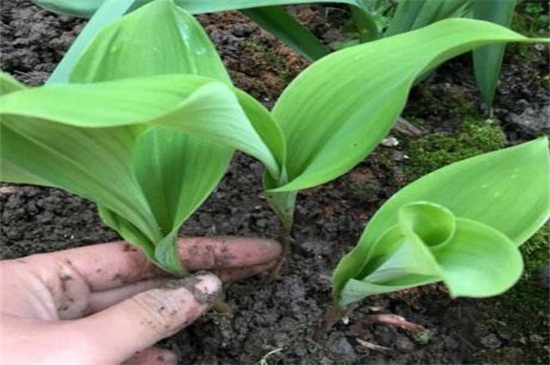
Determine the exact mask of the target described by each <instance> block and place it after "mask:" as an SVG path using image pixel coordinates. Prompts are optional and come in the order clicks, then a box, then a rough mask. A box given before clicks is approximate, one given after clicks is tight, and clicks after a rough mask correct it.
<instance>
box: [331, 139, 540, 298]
mask: <svg viewBox="0 0 550 365" xmlns="http://www.w3.org/2000/svg"><path fill="white" fill-rule="evenodd" d="M549 164H550V159H549V155H548V138H540V139H538V140H535V141H532V142H529V143H525V144H522V145H519V146H516V147H511V148H507V149H503V150H499V151H495V152H490V153H486V154H483V155H480V156H476V157H473V158H470V159H466V160H463V161H461V162H458V163H454V164H451V165H449V166H446V167H444V168H442V169H439V170H437V171H435V172H433V173H431V174H429V175H426V176H424V177H423V178H421V179H419V180H417V181H416V182H413V183H412V184H410V185H408V186H407V187H405V188H404V189H402V190H401V191H399V192H398V193H396V194H395V195H394V196H393V197H392V198H390V199H389V200H388V201H387V202H386V203H385V204H384V205H383V206H382V207H381V208H380V209H379V210H378V212H377V213H376V214H375V216H374V217H373V218H372V219H371V221H370V222H369V224H368V226H367V228H366V229H365V231H364V232H363V235H362V236H361V239H360V240H359V243H358V245H357V247H356V248H355V249H354V250H353V251H352V252H351V253H350V254H348V255H347V256H346V257H344V258H343V259H342V260H341V261H340V263H339V265H338V267H337V269H336V271H335V272H334V277H333V288H334V297H335V300H336V302H337V304H338V305H339V306H340V307H345V306H347V305H349V304H351V303H353V302H355V301H357V300H360V299H362V298H364V297H366V296H368V295H373V294H380V293H386V292H390V291H395V290H401V289H405V288H409V287H414V286H418V285H422V284H427V283H432V282H437V281H443V282H444V283H445V285H446V286H447V288H448V289H449V292H450V293H451V295H452V296H455V297H456V296H469V297H486V296H492V295H497V294H500V293H502V292H504V291H506V290H507V289H509V288H510V287H511V286H512V285H513V284H514V283H515V282H516V281H517V280H518V279H519V278H520V276H521V274H522V271H523V262H522V259H521V253H520V251H519V246H520V245H521V244H522V243H524V242H525V241H526V240H527V239H528V238H529V237H531V236H532V235H533V234H534V233H535V232H536V231H537V230H538V229H539V228H540V227H541V226H542V225H543V224H544V223H545V222H546V221H547V220H548V218H549V217H550V183H549V176H550V168H549V166H550V165H549ZM526 186H529V188H526Z"/></svg>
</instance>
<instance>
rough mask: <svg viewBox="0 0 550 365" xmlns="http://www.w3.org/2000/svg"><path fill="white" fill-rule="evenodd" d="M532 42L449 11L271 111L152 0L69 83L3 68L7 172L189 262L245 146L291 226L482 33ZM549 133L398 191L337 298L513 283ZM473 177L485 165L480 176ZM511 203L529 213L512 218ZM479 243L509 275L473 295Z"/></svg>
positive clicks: (89, 53) (315, 77)
mask: <svg viewBox="0 0 550 365" xmlns="http://www.w3.org/2000/svg"><path fill="white" fill-rule="evenodd" d="M532 41H541V40H532V39H528V38H525V37H523V36H521V35H519V34H517V33H514V32H512V31H510V30H508V29H506V28H503V27H500V26H497V25H494V24H491V23H486V22H481V21H475V20H467V19H451V20H445V21H441V22H438V23H436V24H433V25H430V26H428V27H425V28H422V29H419V30H416V31H412V32H408V33H405V34H401V35H396V36H393V37H389V38H386V39H383V40H379V41H374V42H370V43H367V44H364V45H359V46H355V47H350V48H347V49H344V50H342V51H339V52H336V53H333V54H331V55H329V56H327V57H325V58H322V59H321V60H319V61H317V62H315V63H314V64H312V65H311V66H310V67H309V68H308V69H306V70H305V71H304V72H303V73H302V74H301V75H299V76H298V77H297V79H296V80H294V82H292V83H291V85H290V86H289V87H288V88H287V89H286V90H285V91H284V92H283V94H282V96H281V98H280V99H279V101H278V102H277V104H276V105H275V107H274V109H273V111H271V112H269V111H268V110H266V109H265V108H264V107H262V106H261V104H260V103H258V102H257V101H256V100H254V99H253V98H252V97H250V96H249V95H247V94H246V93H244V92H243V91H240V90H238V89H236V88H235V87H233V86H232V85H231V82H230V80H229V77H228V75H227V73H226V71H225V69H224V67H223V64H222V62H221V61H220V59H219V57H218V55H217V54H216V52H215V50H214V47H213V45H212V44H211V42H210V41H209V39H208V37H207V36H206V34H205V33H204V31H203V30H202V28H201V26H200V25H199V24H198V23H197V22H196V21H195V19H194V18H193V17H192V16H191V15H189V14H188V13H187V12H186V11H185V10H183V9H182V8H180V7H178V6H177V5H176V4H175V3H174V1H172V0H156V1H153V2H150V3H149V4H147V5H145V6H143V7H141V8H139V9H138V10H135V11H133V12H131V13H130V14H129V15H126V16H125V17H123V18H121V19H119V20H118V21H116V22H114V23H111V24H110V25H108V26H107V27H105V28H104V29H103V30H102V31H101V32H100V33H99V34H98V35H97V37H95V38H94V39H93V41H92V42H91V43H90V44H88V45H87V46H86V47H85V51H84V52H83V53H82V54H80V55H79V57H78V61H77V62H76V64H75V66H74V67H73V68H71V70H70V83H60V84H52V85H47V86H43V87H38V88H33V89H29V88H25V87H24V86H22V85H20V84H19V83H17V82H16V81H15V80H14V79H12V78H11V77H9V76H8V75H5V74H4V75H2V77H1V78H0V81H1V83H2V85H1V86H2V93H3V95H2V96H1V99H0V102H1V104H2V110H1V114H0V116H1V118H2V119H1V122H0V123H1V126H2V135H1V157H2V179H3V180H4V181H10V182H16V183H27V184H37V185H44V186H52V187H59V188H63V189H66V190H69V191H71V192H74V193H76V194H79V195H81V196H84V197H86V198H88V199H91V200H93V201H95V202H96V203H97V204H98V207H99V211H100V214H101V217H102V219H103V220H104V222H105V223H106V224H107V225H108V226H110V227H112V228H113V229H115V230H116V231H117V232H118V233H119V234H120V235H121V236H122V237H123V238H124V239H126V240H128V241H129V242H132V243H134V244H136V245H138V246H140V247H141V248H142V249H143V251H144V252H145V253H146V254H147V255H148V257H149V258H150V259H151V260H152V261H154V262H155V263H156V264H157V265H159V266H160V267H162V268H164V269H165V270H167V271H169V272H171V273H173V274H176V275H180V274H182V273H183V272H184V268H182V267H181V264H180V262H179V259H178V255H177V252H176V249H175V243H174V241H175V237H176V235H177V232H178V230H179V228H180V227H181V225H182V224H183V223H184V222H185V220H186V219H187V218H188V217H189V216H190V215H191V214H192V213H193V212H194V211H195V210H196V209H197V208H198V207H199V206H200V204H201V203H202V202H203V201H204V200H205V199H206V198H207V197H208V195H209V194H210V193H211V192H212V190H213V189H214V188H215V187H216V185H217V184H218V182H219V180H220V179H221V178H222V176H223V174H224V172H225V170H226V169H227V166H228V164H229V162H230V160H231V157H232V154H233V151H234V150H235V149H238V150H241V151H243V152H245V153H247V154H249V155H251V156H254V157H255V158H257V159H258V160H260V161H261V162H262V163H263V164H264V165H265V167H266V173H265V176H264V186H265V189H266V196H267V197H268V200H269V202H270V204H271V206H272V207H273V208H274V210H275V211H276V212H277V214H278V216H279V218H280V220H281V222H282V226H283V227H284V229H285V231H286V233H287V234H288V231H289V230H290V228H291V227H292V223H293V222H292V221H293V219H292V216H293V211H294V201H295V198H296V194H297V192H298V191H299V190H300V189H304V188H308V187H313V186H316V185H320V184H323V183H325V182H327V181H330V180H332V179H334V178H337V177H338V176H341V175H343V174H344V173H346V172H347V171H349V170H350V169H352V168H353V167H354V166H355V165H356V164H357V163H359V162H360V161H362V160H363V159H364V158H365V157H366V156H367V155H368V154H369V153H370V152H371V151H372V150H373V149H374V148H375V147H376V146H377V145H378V143H379V142H380V141H381V140H382V139H383V138H384V137H385V136H386V135H387V133H388V132H389V131H390V129H391V127H392V125H393V123H394V121H395V120H396V118H397V116H398V115H399V114H400V112H401V111H402V109H403V107H404V105H405V103H406V99H407V96H408V93H409V90H410V88H411V87H412V85H413V83H414V81H415V79H417V78H418V77H420V76H422V75H423V74H425V73H426V72H429V71H430V70H431V69H433V68H434V67H436V66H437V65H438V64H440V63H442V62H444V61H446V60H447V59H449V58H451V57H454V56H456V55H458V54H460V53H463V52H466V51H469V50H472V49H473V48H476V47H480V46H483V45H487V44H492V43H505V42H532ZM365 65H368V67H365ZM545 143H546V142H545V141H544V140H537V141H535V142H532V143H530V144H526V145H524V146H521V147H516V148H515V149H514V148H513V149H510V150H505V151H501V152H497V153H495V154H494V155H487V156H483V157H480V159H481V160H475V161H476V162H475V163H471V162H464V163H463V165H461V164H458V165H453V166H450V167H448V168H447V170H445V169H444V170H442V171H443V172H438V173H434V174H433V175H429V176H428V177H426V178H425V179H423V180H420V181H419V182H417V183H415V184H413V185H412V186H411V187H410V188H407V189H405V190H404V191H403V192H401V193H399V194H398V195H397V196H396V197H395V198H393V199H392V200H390V201H389V202H388V203H387V204H386V205H385V206H384V207H383V208H382V209H381V210H380V212H379V213H378V214H377V215H376V217H375V218H374V219H373V221H372V222H371V223H370V224H369V228H367V230H366V231H365V234H364V236H363V238H362V239H361V241H360V244H359V246H358V248H357V249H356V250H355V251H354V252H352V253H351V254H350V255H349V256H347V257H346V258H345V259H344V260H343V261H342V262H341V264H340V265H339V267H338V269H337V271H336V273H335V282H334V283H335V297H336V298H337V301H338V303H339V304H340V305H346V304H348V303H351V302H353V301H355V300H357V299H358V298H359V297H361V296H365V295H368V294H373V293H377V292H385V291H389V289H391V290H398V289H400V288H403V287H407V286H411V285H419V284H422V283H426V282H433V281H438V280H444V281H445V282H446V283H450V282H451V281H452V282H453V284H452V285H449V287H450V288H452V293H453V294H455V295H472V296H476V295H477V294H476V293H482V294H483V295H491V294H495V293H497V292H500V291H502V290H503V288H505V287H508V286H509V285H510V283H511V282H513V281H514V280H515V278H517V275H516V274H517V270H520V271H521V260H520V259H519V256H518V253H517V249H516V246H517V245H518V244H519V243H521V242H523V241H524V240H525V239H526V238H527V237H528V236H529V235H530V234H532V233H533V232H534V230H535V229H536V228H537V227H539V226H540V224H542V221H543V219H544V217H545V216H547V215H548V199H544V196H546V195H544V188H547V187H548V181H547V180H544V176H545V174H546V176H547V175H548V170H547V169H548V161H547V148H546V145H545ZM524 150H527V151H530V152H522V151H524ZM509 151H512V152H509ZM533 151H534V152H533ZM526 154H527V155H529V156H531V154H532V155H533V156H535V157H536V158H533V159H529V156H527V157H526ZM490 156H491V157H490ZM492 156H496V157H492ZM501 156H504V157H501ZM517 156H519V157H517ZM516 157H517V159H519V160H518V161H516V160H514V159H515V158H516ZM480 161H481V162H480ZM503 161H504V162H503ZM526 161H531V162H530V163H529V164H527V163H526ZM457 166H458V167H457ZM464 166H466V167H464ZM527 166H530V167H529V168H527ZM489 167H490V168H489ZM516 168H518V170H517V171H516V170H514V169H516ZM510 169H511V170H510ZM473 171H475V173H474V172H473ZM487 171H490V176H488V177H486V178H485V179H482V177H483V174H484V173H485V172H487ZM472 176H474V177H476V178H480V179H481V180H479V183H477V185H475V186H474V185H472V184H474V179H473V178H472ZM495 176H496V177H495ZM512 176H514V177H513V178H512ZM541 176H542V178H541ZM543 180H544V181H543ZM501 181H508V182H510V183H511V184H512V183H516V184H522V185H513V184H512V185H511V186H514V187H513V192H514V194H515V195H514V194H510V190H509V188H508V187H507V186H508V185H502V184H503V183H501ZM517 186H520V188H518V187H517ZM445 189H448V191H449V193H447V192H446V191H445ZM528 190H529V191H534V192H536V193H533V194H531V195H529V199H524V200H522V202H521V204H520V203H519V202H518V200H520V199H523V197H524V196H523V195H521V194H519V195H518V192H520V193H522V192H523V193H524V192H525V191H528ZM411 191H412V193H411ZM437 192H440V193H439V194H438V193H437ZM474 193H476V194H474ZM461 197H462V199H461ZM482 198H483V199H482ZM515 204H518V206H517V207H516V205H515ZM508 207H510V209H512V208H511V207H516V208H514V209H516V211H517V212H521V213H516V214H514V217H515V218H516V220H515V221H514V222H511V221H512V220H511V219H510V215H508V214H512V213H508V212H505V209H504V208H508ZM485 215H487V217H485ZM495 222H496V223H498V224H501V223H502V224H501V225H496V226H495V225H494V224H495ZM435 223H437V224H435ZM512 223H513V224H512ZM371 227H374V228H371ZM512 227H515V228H514V229H513V230H511V229H512ZM472 237H473V238H474V239H475V240H476V241H475V242H476V243H477V242H480V243H479V244H476V245H474V246H475V247H474V248H472V247H473V246H472V244H471V238H472ZM457 247H458V248H457ZM470 248H471V250H470ZM497 249H498V250H499V254H498V255H494V257H493V255H487V252H490V253H493V252H494V251H495V250H497ZM477 256H479V257H483V258H487V260H491V264H487V265H485V266H486V267H487V270H484V271H483V275H487V276H488V277H489V279H487V280H489V281H491V282H496V283H498V286H497V288H498V289H494V290H493V289H491V290H492V291H490V290H488V289H487V285H485V286H483V287H480V288H478V289H475V290H474V292H473V293H474V294H472V293H471V292H469V293H466V291H465V290H463V288H462V287H457V286H456V284H454V282H455V281H458V279H457V278H458V277H459V276H462V275H463V276H464V277H465V278H469V276H468V275H470V274H471V266H472V265H473V263H474V262H475V263H478V262H479V260H477ZM473 258H476V260H477V261H474V260H473ZM416 259H419V260H420V259H421V260H423V261H419V262H421V264H420V269H418V267H417V266H418V265H417V266H414V265H413V264H414V263H415V262H416V261H415V260H416ZM438 260H439V261H438ZM445 260H447V261H445ZM470 260H472V263H470V262H469V261H470ZM518 260H519V261H518ZM442 262H443V263H442ZM448 262H452V264H450V265H451V266H452V265H455V266H452V267H453V268H454V267H461V268H462V269H457V270H456V271H453V270H454V269H453V268H451V269H449V266H445V265H444V264H446V263H448ZM493 263H497V264H498V263H506V265H509V266H510V267H508V266H507V267H501V268H498V267H497V266H498V265H495V264H493ZM411 265H412V266H414V267H412V266H411ZM488 268H494V270H493V269H491V270H489V269H488ZM461 270H462V271H461ZM509 271H510V272H512V275H511V274H510V273H509ZM476 275H477V274H476ZM472 277H473V274H472ZM476 277H477V276H476ZM465 282H466V281H465ZM467 282H470V283H471V282H472V280H470V279H468V281H467ZM503 283H505V284H503ZM472 285H473V284H472ZM480 285H481V284H480ZM372 287H376V288H378V287H383V289H376V290H371V288H372ZM367 289H368V290H367ZM476 290H477V291H476ZM483 295H479V296H483Z"/></svg>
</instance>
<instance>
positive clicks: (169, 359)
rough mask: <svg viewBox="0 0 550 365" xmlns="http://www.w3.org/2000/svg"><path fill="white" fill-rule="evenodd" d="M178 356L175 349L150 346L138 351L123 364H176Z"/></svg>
mask: <svg viewBox="0 0 550 365" xmlns="http://www.w3.org/2000/svg"><path fill="white" fill-rule="evenodd" d="M177 363H178V358H177V356H176V354H175V353H174V352H173V351H170V350H165V349H159V348H158V347H149V348H147V349H145V350H143V351H138V352H136V353H135V354H134V355H132V357H131V358H129V359H128V360H126V361H124V362H123V363H122V364H121V365H176V364H177Z"/></svg>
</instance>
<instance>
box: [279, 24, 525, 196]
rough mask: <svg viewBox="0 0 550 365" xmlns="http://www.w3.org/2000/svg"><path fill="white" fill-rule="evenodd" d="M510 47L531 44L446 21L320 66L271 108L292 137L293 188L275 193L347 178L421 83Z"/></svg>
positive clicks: (492, 29) (503, 32)
mask: <svg viewBox="0 0 550 365" xmlns="http://www.w3.org/2000/svg"><path fill="white" fill-rule="evenodd" d="M510 41H518V42H528V41H533V40H530V39H528V38H525V37H523V36H521V35H519V34H517V33H514V32H512V31H510V30H508V29H505V28H502V27H499V26H496V25H494V24H490V23H486V22H481V21H475V20H470V19H448V20H444V21H441V22H438V23H436V24H433V25H431V26H428V27H425V28H422V29H419V30H416V31H413V32H409V33H406V34H402V35H398V36H394V37H389V38H385V39H382V40H378V41H374V42H370V43H367V44H363V45H359V46H355V47H350V48H347V49H344V50H341V51H339V52H335V53H333V54H331V55H329V56H327V57H325V58H323V59H321V60H319V61H318V62H316V63H314V64H313V65H312V66H310V67H309V68H308V69H306V70H305V71H304V72H303V73H302V74H301V75H300V76H299V77H298V78H296V79H295V80H294V81H293V82H292V83H291V84H290V85H289V87H288V88H287V89H286V90H285V91H284V92H283V94H282V96H281V98H280V99H279V100H278V102H277V104H276V105H275V108H274V110H273V115H274V117H275V119H276V120H277V121H278V122H279V123H280V124H281V127H282V129H283V132H284V134H285V136H286V139H287V144H288V154H287V164H286V167H287V172H288V180H289V183H288V184H286V185H284V186H280V187H279V188H277V189H273V190H272V191H278V192H281V191H292V190H300V189H304V188H308V187H312V186H315V185H319V184H321V183H325V182H327V181H329V180H332V179H334V178H336V177H338V176H340V175H342V174H344V173H346V172H347V171H349V170H350V169H351V168H353V166H355V165H356V164H357V163H359V162H360V161H362V160H363V159H364V158H365V157H366V156H367V155H368V154H369V153H370V152H371V151H372V150H373V149H374V148H375V147H376V146H377V145H378V143H379V142H380V141H381V140H382V139H383V138H384V137H385V136H386V135H387V133H388V132H389V131H390V129H391V127H392V125H393V123H394V121H395V120H396V118H397V117H398V116H399V114H400V112H401V111H402V109H403V107H404V105H405V102H406V99H407V96H408V92H409V90H410V88H411V86H412V84H413V82H414V80H415V79H416V78H417V77H419V76H420V75H422V74H423V73H424V72H425V71H426V70H430V69H431V68H433V67H435V66H436V65H437V64H440V63H442V62H444V61H445V60H447V59H449V58H452V57H454V56H456V55H458V54H460V53H463V52H466V51H468V50H471V49H473V48H475V47H479V46H482V45H484V44H488V43H498V42H510ZM365 65H368V67H365Z"/></svg>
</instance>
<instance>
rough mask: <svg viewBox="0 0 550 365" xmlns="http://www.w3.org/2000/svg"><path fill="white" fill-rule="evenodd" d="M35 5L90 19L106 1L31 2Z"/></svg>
mask: <svg viewBox="0 0 550 365" xmlns="http://www.w3.org/2000/svg"><path fill="white" fill-rule="evenodd" d="M31 1H32V2H33V3H35V4H36V5H38V6H40V7H42V8H44V9H46V10H49V11H52V12H54V13H58V14H68V15H75V16H79V17H83V18H89V17H91V16H92V15H93V14H94V13H95V12H96V11H97V10H98V9H99V7H100V6H101V5H102V4H103V3H104V2H106V0H78V1H75V0H31Z"/></svg>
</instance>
